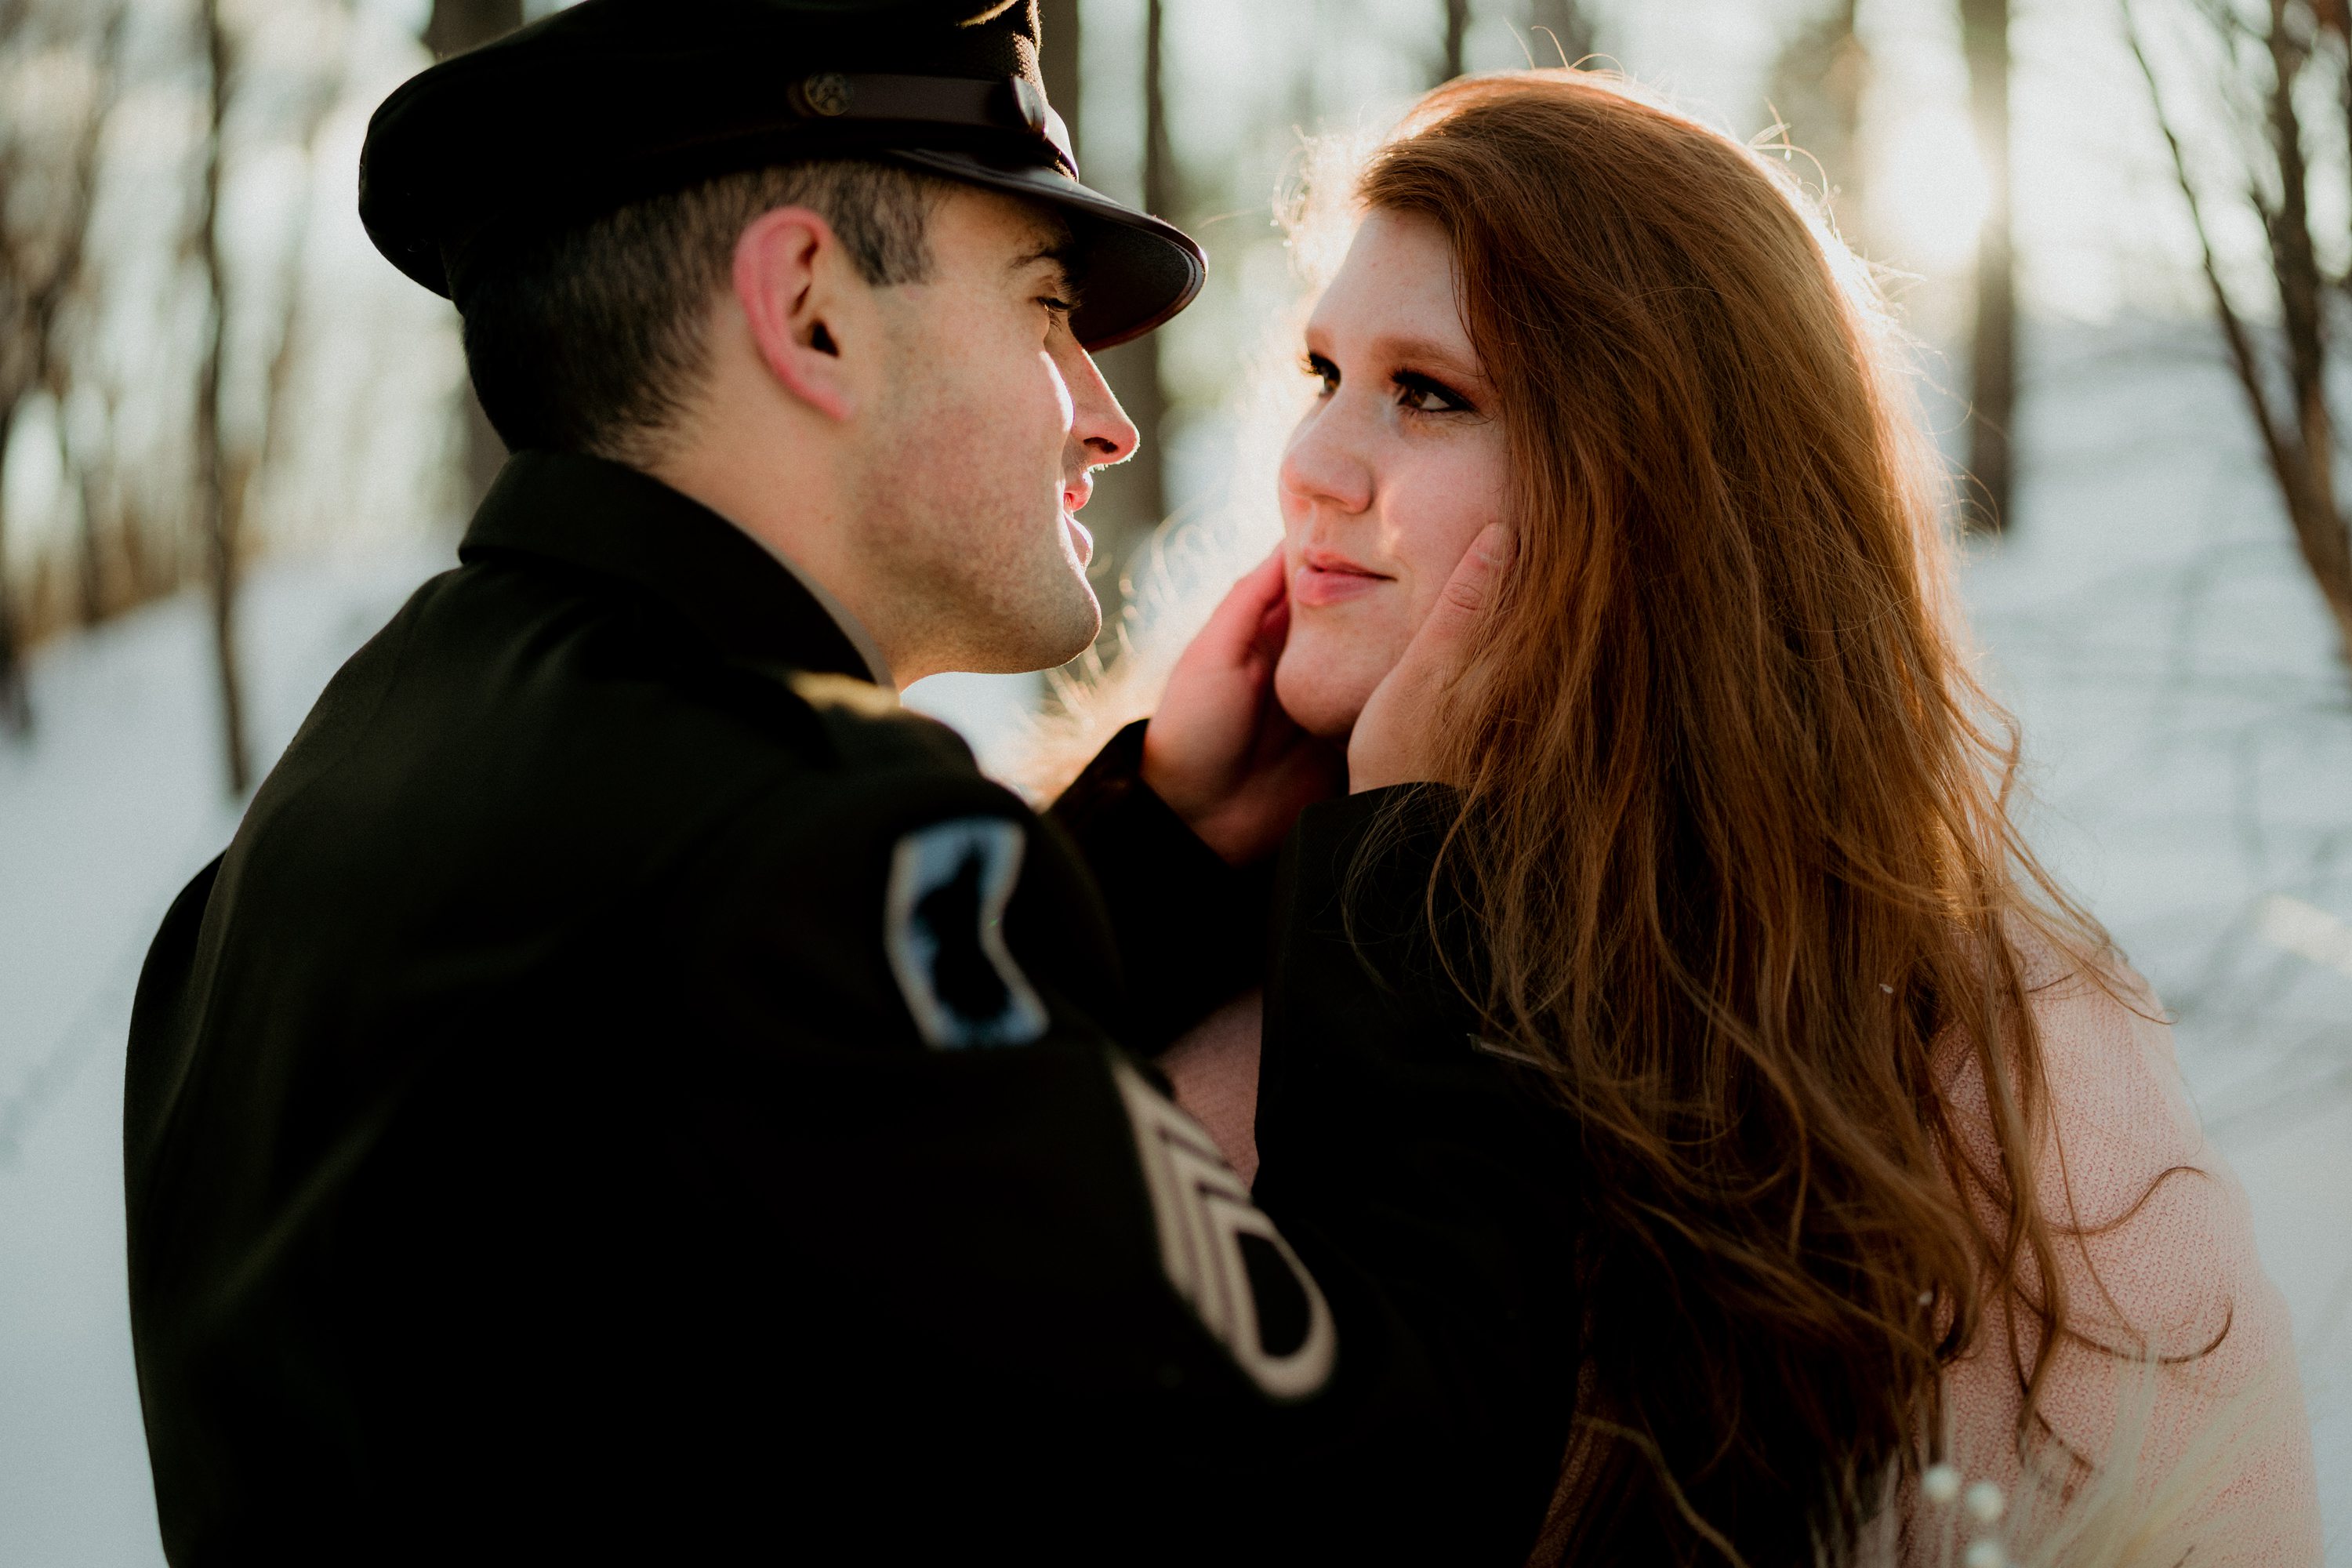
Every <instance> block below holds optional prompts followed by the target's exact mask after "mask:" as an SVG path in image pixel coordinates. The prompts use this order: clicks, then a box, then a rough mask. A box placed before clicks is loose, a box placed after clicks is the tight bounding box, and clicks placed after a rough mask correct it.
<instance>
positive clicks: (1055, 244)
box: [1005, 234, 1078, 283]
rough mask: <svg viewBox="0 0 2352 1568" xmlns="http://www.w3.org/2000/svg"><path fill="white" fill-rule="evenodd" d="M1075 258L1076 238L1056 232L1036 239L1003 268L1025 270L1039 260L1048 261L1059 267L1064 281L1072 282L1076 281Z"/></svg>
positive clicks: (1076, 249) (1013, 271) (1018, 271)
mask: <svg viewBox="0 0 2352 1568" xmlns="http://www.w3.org/2000/svg"><path fill="white" fill-rule="evenodd" d="M1077 258H1078V242H1077V241H1076V239H1075V238H1074V237H1071V236H1069V235H1067V234H1056V235H1052V236H1049V237H1046V238H1045V239H1042V240H1040V241H1038V242H1037V244H1035V245H1034V246H1032V247H1030V248H1029V249H1027V250H1024V251H1023V252H1022V253H1021V254H1020V255H1018V256H1016V257H1014V258H1013V260H1012V263H1011V264H1010V265H1009V266H1007V267H1006V268H1005V270H1006V271H1007V272H1012V273H1020V272H1026V271H1027V270H1029V268H1032V267H1034V266H1036V265H1037V264H1038V263H1039V262H1041V261H1050V262H1052V263H1053V264H1054V265H1055V267H1056V268H1059V269H1060V271H1061V274H1062V278H1063V280H1064V281H1066V282H1073V283H1074V282H1076V279H1077V273H1078V268H1077Z"/></svg>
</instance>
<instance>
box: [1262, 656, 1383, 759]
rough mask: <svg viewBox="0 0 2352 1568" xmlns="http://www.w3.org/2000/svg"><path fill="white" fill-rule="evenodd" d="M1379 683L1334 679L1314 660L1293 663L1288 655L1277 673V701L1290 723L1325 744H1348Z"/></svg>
mask: <svg viewBox="0 0 2352 1568" xmlns="http://www.w3.org/2000/svg"><path fill="white" fill-rule="evenodd" d="M1377 684H1379V683H1378V682H1377V681H1370V682H1367V681H1360V680H1347V679H1333V675H1332V672H1331V671H1330V670H1328V669H1326V668H1321V667H1319V666H1318V664H1316V663H1314V662H1312V661H1305V660H1294V659H1292V658H1290V657H1289V655H1287V654H1285V655H1284V657H1283V660H1282V662H1281V663H1280V664H1278V665H1276V666H1275V670H1274V696H1275V700H1276V701H1278V702H1280V703H1281V704H1282V710H1283V711H1284V712H1286V713H1287V714H1289V715H1290V721H1291V722H1292V723H1294V724H1296V725H1297V726H1298V727H1299V728H1300V729H1302V730H1304V731H1307V733H1308V734H1310V735H1314V736H1316V737H1318V738H1319V739H1321V740H1326V741H1345V740H1346V739H1347V738H1348V733H1349V731H1351V730H1353V729H1354V728H1355V727H1356V716H1357V715H1358V714H1360V713H1361V712H1362V711H1363V710H1364V702H1365V700H1366V699H1367V698H1369V697H1370V696H1371V694H1372V690H1371V689H1372V687H1373V686H1375V685H1377Z"/></svg>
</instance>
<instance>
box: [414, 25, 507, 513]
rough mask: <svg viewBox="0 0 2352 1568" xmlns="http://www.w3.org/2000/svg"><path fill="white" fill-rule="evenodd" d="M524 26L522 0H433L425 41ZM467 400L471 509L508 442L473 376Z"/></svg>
mask: <svg viewBox="0 0 2352 1568" xmlns="http://www.w3.org/2000/svg"><path fill="white" fill-rule="evenodd" d="M520 26H522V0H433V15H432V16H431V18H430V19H429V20H427V21H426V23H425V47H426V48H428V49H431V50H432V51H433V58H436V59H446V58H449V57H450V56H451V55H456V54H463V53H464V52H465V51H466V50H467V49H471V48H476V47H480V46H481V45H483V44H487V43H488V42H489V41H490V40H491V39H493V38H499V37H505V36H506V35H507V34H509V33H511V32H513V31H514V30H515V29H516V28H517V27H520ZM461 395H462V396H463V398H464V401H465V415H464V417H465V425H466V467H465V474H464V479H465V496H464V498H463V499H464V502H465V508H466V510H467V512H469V513H470V512H471V511H472V510H474V509H475V508H476V507H478V506H479V505H480V504H481V501H482V498H483V497H484V496H485V495H488V493H489V489H490V482H491V481H492V480H493V479H497V478H498V477H499V469H500V468H504V467H505V466H506V460H507V444H506V443H505V442H504V441H503V440H501V439H499V433H498V429H497V427H496V426H493V425H491V423H490V416H488V415H487V414H485V413H483V412H482V400H481V399H480V398H479V397H478V396H476V395H474V384H473V383H472V382H471V381H468V382H467V384H466V386H465V390H464V392H463V393H462V394H461Z"/></svg>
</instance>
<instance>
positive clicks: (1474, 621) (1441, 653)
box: [1348, 522, 1517, 792]
mask: <svg viewBox="0 0 2352 1568" xmlns="http://www.w3.org/2000/svg"><path fill="white" fill-rule="evenodd" d="M1516 548H1517V542H1516V541H1515V540H1514V539H1513V538H1512V536H1511V531H1510V530H1509V529H1507V528H1506V527H1504V526H1503V525H1502V524H1501V523H1499V522H1498V523H1496V524H1494V525H1492V526H1491V527H1489V528H1487V529H1486V530H1485V531H1483V532H1481V533H1480V534H1479V535H1478V537H1477V538H1475V539H1474V540H1472V541H1471V542H1470V548H1469V549H1468V550H1465V551H1464V552H1463V553H1462V560H1461V562H1460V563H1459V564H1457V565H1456V566H1455V567H1454V575H1452V576H1451V577H1448V578H1447V579H1446V580H1445V587H1444V591H1443V592H1441V593H1440V594H1439V595H1437V603H1436V605H1434V606H1433V607H1432V608H1431V610H1430V612H1429V618H1428V619H1427V620H1425V621H1423V622H1422V623H1421V629H1420V630H1419V631H1417V632H1415V633H1414V634H1413V636H1412V642H1410V643H1408V644H1406V645H1405V650H1404V657H1403V658H1400V659H1398V660H1397V662H1396V668H1394V669H1391V670H1390V671H1389V672H1388V674H1387V675H1385V676H1383V677H1382V678H1381V683H1380V684H1379V685H1378V686H1376V687H1374V688H1372V694H1371V696H1370V697H1369V698H1367V699H1366V700H1365V701H1364V710H1363V712H1362V713H1361V714H1360V715H1359V716H1358V717H1357V719H1356V728H1355V730H1354V731H1353V732H1352V733H1351V734H1349V737H1348V788H1349V791H1351V792H1356V791H1362V790H1368V789H1381V788H1384V787H1386V786H1387V785H1389V784H1452V783H1459V782H1460V781H1458V780H1451V779H1445V778H1441V777H1440V776H1439V773H1440V768H1439V764H1438V761H1437V751H1436V746H1435V741H1436V738H1437V726H1436V720H1437V717H1438V714H1439V712H1440V711H1441V710H1442V709H1443V708H1444V703H1445V702H1446V700H1447V697H1448V693H1449V691H1450V689H1451V688H1452V687H1453V685H1454V681H1455V680H1456V679H1459V678H1460V677H1461V674H1462V671H1463V669H1464V668H1465V666H1467V665H1468V663H1469V661H1470V644H1471V637H1472V634H1474V633H1475V631H1476V630H1477V627H1478V623H1479V621H1480V620H1481V619H1483V618H1484V617H1485V616H1486V606H1487V605H1490V604H1492V603H1493V602H1494V599H1495V595H1496V593H1497V592H1498V591H1499V590H1500V589H1501V587H1502V583H1503V574H1504V572H1506V571H1507V570H1508V569H1509V567H1510V564H1511V555H1512V552H1513V551H1514V550H1515V549H1516Z"/></svg>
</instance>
